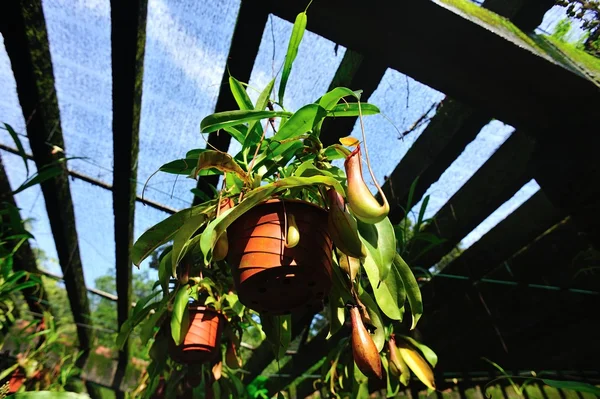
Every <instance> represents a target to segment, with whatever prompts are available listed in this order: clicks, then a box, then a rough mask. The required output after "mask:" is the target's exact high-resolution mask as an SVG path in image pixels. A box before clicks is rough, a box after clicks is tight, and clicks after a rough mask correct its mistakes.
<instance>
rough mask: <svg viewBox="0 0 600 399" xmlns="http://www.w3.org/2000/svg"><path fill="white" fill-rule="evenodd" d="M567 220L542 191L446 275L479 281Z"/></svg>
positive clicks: (456, 260)
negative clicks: (543, 234) (563, 220)
mask: <svg viewBox="0 0 600 399" xmlns="http://www.w3.org/2000/svg"><path fill="white" fill-rule="evenodd" d="M566 216H567V215H566V214H565V213H564V212H562V211H560V210H558V209H556V208H555V207H554V206H553V205H552V203H551V202H550V201H549V200H548V198H547V197H546V195H545V194H544V192H543V191H541V190H540V191H538V192H537V193H535V194H534V195H533V196H531V198H529V199H528V200H527V201H525V202H524V203H523V204H522V205H521V206H520V207H519V208H517V209H516V210H515V211H514V212H512V213H511V214H510V215H508V216H507V217H506V218H505V219H504V220H502V221H501V222H500V223H498V224H497V225H496V227H494V228H493V229H491V230H490V231H489V232H488V233H487V234H485V235H484V236H483V237H481V238H480V239H479V241H477V242H476V243H475V244H473V245H472V246H471V247H469V249H467V250H466V251H464V252H463V253H462V254H461V255H460V256H459V257H458V258H456V259H455V260H454V261H452V262H451V263H450V264H449V265H448V266H446V267H445V268H444V270H443V272H444V273H445V274H456V275H461V276H465V275H466V276H468V277H469V278H471V279H472V280H479V279H481V278H482V277H484V276H486V275H487V274H488V273H489V272H491V271H492V270H493V269H494V268H495V267H497V266H498V265H500V264H501V263H502V262H503V261H504V260H507V259H509V258H510V256H511V255H513V254H515V253H517V252H518V251H519V250H520V249H521V248H524V247H526V246H527V245H528V244H529V243H531V242H533V241H534V240H535V239H536V238H537V237H539V236H540V235H541V234H542V233H544V232H545V231H546V230H548V229H549V228H551V227H552V226H554V225H555V224H557V223H558V222H560V221H561V220H562V219H564V218H565V217H566Z"/></svg>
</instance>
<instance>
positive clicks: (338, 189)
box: [118, 12, 432, 397]
mask: <svg viewBox="0 0 600 399" xmlns="http://www.w3.org/2000/svg"><path fill="white" fill-rule="evenodd" d="M306 18H307V17H306V13H305V12H303V13H300V14H299V15H298V17H297V18H296V21H295V24H294V28H293V31H292V37H291V39H290V43H289V47H288V51H287V56H286V59H285V63H284V65H283V68H282V73H281V80H280V84H279V87H278V90H277V95H275V83H276V80H275V79H273V80H271V81H270V82H269V83H268V84H267V86H266V87H265V88H264V89H263V90H262V92H261V93H260V95H259V97H258V100H257V101H256V102H255V103H253V102H252V101H251V100H250V97H249V96H248V94H247V91H246V85H245V84H243V83H241V82H239V81H238V80H236V79H235V78H234V77H230V78H229V85H230V89H231V92H232V94H233V97H234V98H235V101H236V102H237V105H238V107H239V109H238V110H231V111H227V112H219V113H215V114H212V115H209V116H207V117H205V118H204V119H203V120H202V122H201V123H200V129H201V134H207V133H216V132H218V133H219V134H229V135H230V136H231V137H232V138H233V139H234V140H236V141H237V142H238V143H239V144H240V145H241V150H240V151H239V152H238V153H237V154H235V155H230V154H228V153H225V152H222V151H219V150H218V149H215V148H206V149H205V148H201V149H192V150H190V151H188V152H187V154H185V157H184V158H182V159H178V160H174V161H172V162H169V163H167V164H165V165H163V166H162V167H161V168H160V171H162V172H165V173H172V174H177V175H185V176H188V177H189V178H192V179H198V178H201V177H202V176H208V175H220V176H221V177H222V184H221V185H220V187H219V188H218V189H217V188H214V187H213V192H211V193H209V194H206V193H200V192H198V191H195V194H196V195H198V196H200V197H201V199H202V200H203V202H202V203H201V204H199V205H195V206H192V207H190V208H187V209H183V210H181V211H179V212H177V213H175V214H174V215H172V216H169V217H168V218H166V219H165V220H163V221H161V222H160V223H158V224H157V225H155V226H154V227H152V228H150V229H149V230H148V231H146V232H145V233H144V234H143V235H142V236H141V237H140V238H139V239H138V240H137V242H136V243H135V245H134V246H133V249H132V258H133V263H134V264H135V265H137V266H139V265H140V264H141V263H142V261H143V260H144V259H146V258H147V257H148V256H150V255H151V254H152V253H153V252H154V251H157V250H158V248H159V247H160V248H165V245H167V247H166V249H163V251H162V253H161V255H160V266H159V281H158V282H157V284H156V286H157V288H158V287H160V289H157V291H156V292H155V294H154V296H153V297H148V298H146V299H144V300H142V301H140V302H138V304H137V306H136V307H135V309H134V310H133V314H132V316H131V318H130V319H129V320H128V322H127V323H126V324H125V325H124V326H123V328H122V329H121V333H120V335H119V338H118V339H119V343H121V344H122V343H124V342H125V340H126V338H127V336H128V335H129V334H130V332H131V331H132V329H133V328H134V327H135V326H136V325H138V324H142V326H141V335H142V339H143V340H144V341H146V342H151V350H150V354H151V357H152V359H153V361H152V363H151V365H150V367H149V368H148V377H147V381H146V382H145V385H144V389H142V390H141V391H140V392H143V395H145V396H146V397H149V395H152V393H153V392H155V391H157V390H159V391H160V389H159V388H160V386H161V385H160V384H163V385H164V384H166V386H167V387H166V388H165V387H164V386H163V388H161V389H162V390H163V391H165V392H169V393H170V394H173V393H176V392H181V390H182V389H200V388H197V387H202V388H201V389H203V390H205V391H206V390H213V391H215V390H218V392H219V393H221V394H228V395H233V396H240V395H242V396H243V387H242V391H240V389H239V387H240V385H241V384H240V376H241V374H240V375H238V374H237V372H236V371H235V370H236V369H237V368H239V367H240V366H242V367H243V365H241V364H240V360H239V357H238V356H237V352H236V351H237V350H238V349H239V345H240V342H241V339H242V332H243V330H244V329H245V328H247V327H248V326H250V325H254V326H255V327H257V328H259V329H260V330H262V331H263V332H264V334H266V338H267V339H269V340H270V342H271V343H272V346H273V349H274V351H275V355H276V357H277V358H280V357H282V356H283V355H284V354H285V352H286V349H287V346H288V345H289V343H290V341H291V325H290V323H291V317H290V313H292V312H319V311H321V310H322V309H323V308H324V307H325V308H326V310H327V315H328V319H329V336H330V337H331V336H334V335H336V334H338V333H339V334H345V336H348V331H347V327H344V326H345V325H346V324H350V330H351V333H350V339H341V340H340V345H341V344H342V343H345V344H346V345H351V347H352V351H351V353H352V355H353V361H354V364H356V366H357V368H356V373H355V372H354V371H353V372H352V374H353V375H354V376H355V377H356V378H355V381H356V382H357V384H356V387H357V389H359V388H360V389H363V390H364V389H365V388H364V386H365V385H364V384H365V381H366V380H365V378H367V377H368V378H371V379H377V380H382V379H384V377H385V376H386V375H387V378H388V380H389V378H390V377H389V375H390V373H389V372H387V371H388V369H389V367H388V364H389V363H390V362H391V363H392V364H393V365H394V367H395V369H397V370H400V371H399V372H398V373H397V376H396V377H394V378H396V379H397V380H398V381H401V380H403V381H406V378H407V377H406V372H405V371H404V370H405V369H406V370H407V368H406V367H404V366H403V365H402V364H403V363H402V362H400V361H398V360H397V359H398V358H404V356H403V355H402V356H400V355H398V354H397V353H396V352H397V351H399V352H400V353H402V351H403V350H404V347H403V346H398V347H397V348H399V349H398V350H397V351H396V350H394V351H391V352H389V354H387V352H385V351H383V349H384V346H385V342H386V339H387V340H390V337H393V335H391V332H390V331H391V330H390V323H392V322H395V323H396V325H399V322H400V321H402V320H403V318H404V313H405V308H406V306H405V302H408V305H409V306H410V312H411V319H412V321H411V322H410V323H409V328H410V329H413V328H414V327H415V326H416V324H417V321H418V320H419V318H420V316H421V314H422V311H423V306H422V302H421V294H420V291H419V287H418V284H417V282H416V280H415V278H414V276H413V274H412V272H411V270H410V268H409V266H408V265H407V264H406V263H405V262H404V260H403V259H402V258H401V256H400V255H399V254H398V253H397V252H396V238H395V235H394V228H393V226H392V224H391V222H390V220H389V219H388V217H387V214H388V212H389V204H388V202H387V199H386V198H385V195H384V193H383V191H382V190H381V188H380V187H379V185H378V184H377V182H376V180H375V178H374V175H373V172H372V171H371V167H370V162H369V157H368V147H367V140H366V137H365V136H366V133H365V130H364V125H363V117H368V116H370V115H376V114H378V113H379V109H378V108H377V107H376V106H375V105H372V104H368V103H362V102H361V101H360V98H361V92H360V91H355V90H352V89H349V88H345V87H337V88H335V89H333V90H331V91H329V92H327V93H325V94H324V95H322V96H321V97H319V98H316V100H315V102H314V103H310V104H307V105H304V106H303V107H301V108H299V109H298V110H295V111H292V110H289V109H287V108H286V107H285V102H284V94H285V88H286V83H287V81H288V78H289V76H290V73H291V70H292V65H293V62H294V59H295V57H296V55H297V52H298V47H299V45H300V42H301V40H302V36H303V34H304V30H305V27H306ZM343 117H358V118H359V120H360V126H361V130H362V135H363V137H362V140H361V141H358V140H356V139H352V138H344V139H342V140H340V143H339V144H334V145H330V146H327V147H325V146H324V145H323V144H322V142H321V138H322V137H325V136H326V135H327V134H331V133H330V132H327V131H325V130H323V129H322V128H323V122H324V120H325V119H327V118H343ZM335 160H343V161H344V163H343V165H344V168H339V167H337V166H335V165H334V162H333V161H335ZM363 165H366V168H367V169H368V171H369V174H370V176H371V179H372V180H373V182H374V183H375V185H376V187H377V190H378V194H379V198H380V199H377V198H376V197H375V196H374V195H373V193H372V192H371V191H370V190H369V188H368V187H367V185H366V183H365V181H364V178H363ZM159 294H162V299H161V300H156V299H153V298H155V297H158V295H159ZM258 320H260V323H259V324H258ZM199 323H204V324H202V325H200V324H199ZM344 329H345V330H344ZM407 329H408V328H407ZM342 330H344V331H345V332H344V331H342ZM202 331H210V332H211V333H210V334H208V336H207V337H201V332H202ZM221 335H222V336H223V340H222V341H221V340H220V337H221ZM397 341H398V340H397ZM390 342H392V341H390ZM403 342H404V341H403ZM390 345H391V344H390ZM407 345H412V344H410V343H409V344H407ZM413 347H414V345H413V346H410V348H413ZM339 348H340V346H338V349H337V353H338V359H339V357H340V355H341V353H342V352H341V350H340V349H339ZM342 348H343V347H342ZM407 350H409V349H407ZM332 353H334V357H335V353H336V351H334V352H332ZM324 355H325V354H324ZM330 356H332V355H331V354H330ZM407 356H408V355H407ZM413 358H415V359H417V358H416V357H414V356H413ZM388 359H390V360H388ZM411 359H412V358H411ZM382 361H383V362H382ZM409 362H412V363H409ZM415 362H416V363H415ZM406 363H407V364H409V367H410V368H411V369H412V367H413V366H411V364H413V365H414V364H419V359H417V360H416V361H412V360H407V361H406ZM336 365H337V361H336ZM403 367H404V368H403ZM415 367H416V366H415ZM330 371H331V370H330ZM332 372H334V373H335V372H336V371H335V370H333V371H332ZM165 373H170V374H169V376H170V377H169V378H166V377H165V375H166V374H165ZM192 373H194V374H195V375H196V379H195V380H194V381H192V382H186V381H188V380H189V378H187V377H186V375H190V374H192ZM198 375H200V376H202V378H199V379H198V377H197V376H198ZM365 376H366V377H365ZM161 381H162V382H161ZM431 385H432V384H431ZM182 387H183V388H182ZM186 387H187V388H186ZM195 387H196V388H195ZM157 392H158V391H157ZM160 392H162V391H160ZM206 392H208V391H206ZM215 392H216V391H215Z"/></svg>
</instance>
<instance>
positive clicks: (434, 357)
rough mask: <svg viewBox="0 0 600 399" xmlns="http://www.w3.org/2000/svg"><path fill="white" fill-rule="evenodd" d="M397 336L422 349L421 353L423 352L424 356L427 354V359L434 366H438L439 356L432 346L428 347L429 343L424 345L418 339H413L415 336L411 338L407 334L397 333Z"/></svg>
mask: <svg viewBox="0 0 600 399" xmlns="http://www.w3.org/2000/svg"><path fill="white" fill-rule="evenodd" d="M396 337H400V338H402V339H404V340H406V341H408V342H410V344H411V345H412V346H414V347H415V348H417V349H418V350H419V351H421V353H422V354H423V356H425V359H426V360H427V361H428V362H429V364H431V366H432V367H435V366H436V364H437V362H438V357H437V355H436V354H435V352H434V351H433V350H431V348H430V347H428V346H427V345H423V344H422V343H420V342H419V341H417V340H416V339H413V338H411V337H409V336H406V335H396Z"/></svg>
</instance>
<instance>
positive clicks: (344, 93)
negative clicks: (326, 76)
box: [319, 87, 361, 111]
mask: <svg viewBox="0 0 600 399" xmlns="http://www.w3.org/2000/svg"><path fill="white" fill-rule="evenodd" d="M360 93H361V91H357V92H355V91H352V90H350V89H348V88H347V87H336V88H335V89H333V90H331V91H329V92H327V93H326V94H325V95H323V97H321V98H320V99H319V105H320V106H321V107H323V108H325V109H326V110H328V111H329V110H331V109H333V108H334V107H335V106H336V105H337V103H338V102H339V101H340V100H341V99H342V98H344V97H348V96H350V97H354V98H356V99H357V100H358V99H360Z"/></svg>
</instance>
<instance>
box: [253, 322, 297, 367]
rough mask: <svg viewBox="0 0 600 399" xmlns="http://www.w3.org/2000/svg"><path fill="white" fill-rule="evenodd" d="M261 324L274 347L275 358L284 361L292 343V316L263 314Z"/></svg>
mask: <svg viewBox="0 0 600 399" xmlns="http://www.w3.org/2000/svg"><path fill="white" fill-rule="evenodd" d="M260 322H261V325H262V329H263V331H264V332H265V335H266V336H267V339H268V340H269V342H270V343H271V346H272V347H273V352H274V354H275V358H276V359H282V358H283V357H284V356H285V352H286V351H287V348H288V347H289V346H290V342H291V341H292V324H291V323H292V316H291V315H283V316H273V315H266V314H261V315H260Z"/></svg>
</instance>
